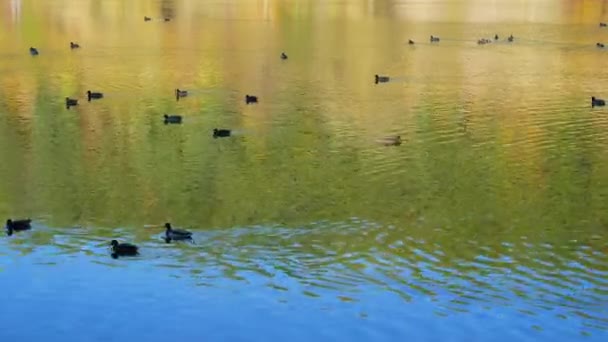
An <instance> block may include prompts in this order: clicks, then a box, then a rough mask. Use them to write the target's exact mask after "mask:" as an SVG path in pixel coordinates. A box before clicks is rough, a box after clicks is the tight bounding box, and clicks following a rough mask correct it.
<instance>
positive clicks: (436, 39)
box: [431, 35, 439, 43]
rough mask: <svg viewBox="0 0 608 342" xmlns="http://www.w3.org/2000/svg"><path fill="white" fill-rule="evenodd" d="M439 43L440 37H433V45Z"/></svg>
mask: <svg viewBox="0 0 608 342" xmlns="http://www.w3.org/2000/svg"><path fill="white" fill-rule="evenodd" d="M436 42H439V37H434V36H432V35H431V43H436Z"/></svg>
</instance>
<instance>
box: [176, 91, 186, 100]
mask: <svg viewBox="0 0 608 342" xmlns="http://www.w3.org/2000/svg"><path fill="white" fill-rule="evenodd" d="M186 96H188V91H187V90H179V89H175V98H176V99H177V100H179V99H180V97H186Z"/></svg>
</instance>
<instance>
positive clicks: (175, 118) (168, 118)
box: [164, 114, 182, 124]
mask: <svg viewBox="0 0 608 342" xmlns="http://www.w3.org/2000/svg"><path fill="white" fill-rule="evenodd" d="M164 119H165V124H181V123H182V116H181V115H168V114H165V115H164Z"/></svg>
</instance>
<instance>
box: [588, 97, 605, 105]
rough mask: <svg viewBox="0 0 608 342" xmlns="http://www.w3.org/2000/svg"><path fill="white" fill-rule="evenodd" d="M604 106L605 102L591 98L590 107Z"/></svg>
mask: <svg viewBox="0 0 608 342" xmlns="http://www.w3.org/2000/svg"><path fill="white" fill-rule="evenodd" d="M605 105H606V101H604V100H602V99H596V98H595V96H591V107H592V108H593V107H603V106H605Z"/></svg>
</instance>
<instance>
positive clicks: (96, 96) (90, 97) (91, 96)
mask: <svg viewBox="0 0 608 342" xmlns="http://www.w3.org/2000/svg"><path fill="white" fill-rule="evenodd" d="M101 98H103V94H102V93H96V92H92V91H90V90H87V99H88V100H89V101H91V100H95V99H101Z"/></svg>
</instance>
